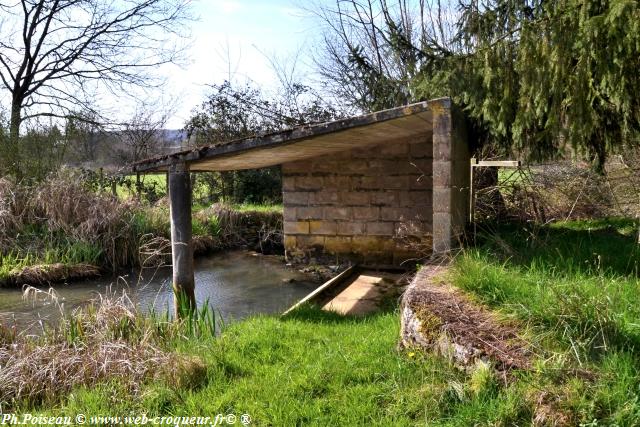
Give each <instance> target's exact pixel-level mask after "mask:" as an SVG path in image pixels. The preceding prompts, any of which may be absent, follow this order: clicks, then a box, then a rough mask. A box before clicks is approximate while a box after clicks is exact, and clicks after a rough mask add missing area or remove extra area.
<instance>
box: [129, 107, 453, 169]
mask: <svg viewBox="0 0 640 427" xmlns="http://www.w3.org/2000/svg"><path fill="white" fill-rule="evenodd" d="M436 105H438V106H440V108H450V105H451V101H450V99H449V98H440V99H436V100H431V101H423V102H418V103H415V104H410V105H406V106H402V107H397V108H392V109H389V110H383V111H377V112H375V113H370V114H365V115H362V116H357V117H351V118H347V119H342V120H336V121H333V122H327V123H320V124H314V125H307V126H300V127H297V128H293V129H289V130H285V131H282V132H277V133H272V134H267V135H261V136H255V137H251V138H244V139H239V140H236V141H231V142H226V143H218V144H212V145H205V146H202V147H197V148H193V149H189V150H183V151H177V152H175V153H171V154H167V155H162V156H157V157H153V158H150V159H147V160H142V161H139V162H137V163H134V164H133V165H132V170H133V172H140V173H145V172H158V171H166V170H168V167H169V166H170V165H172V164H177V163H183V162H184V163H187V164H189V167H190V169H191V170H192V171H224V170H240V169H256V168H262V167H267V166H274V165H278V164H282V163H286V162H290V161H295V160H303V159H306V158H311V157H318V156H323V155H330V154H332V153H336V152H339V151H344V150H349V149H353V148H360V147H367V146H373V145H379V144H384V143H388V144H392V143H394V142H399V141H404V140H406V139H407V138H412V137H418V136H420V135H424V134H427V133H430V132H431V131H432V127H433V124H432V115H431V112H432V109H433V108H434V106H436Z"/></svg>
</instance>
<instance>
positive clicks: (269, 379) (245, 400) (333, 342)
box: [15, 218, 640, 426]
mask: <svg viewBox="0 0 640 427" xmlns="http://www.w3.org/2000/svg"><path fill="white" fill-rule="evenodd" d="M636 233H637V223H636V222H635V221H632V220H628V219H620V218H612V219H606V220H591V221H573V222H563V223H555V224H552V225H550V226H545V227H535V228H531V227H528V226H523V225H517V224H512V225H506V226H504V225H503V226H502V227H501V228H500V231H499V232H498V233H496V232H491V233H489V232H484V233H482V235H480V236H479V238H478V244H477V245H476V246H475V247H474V248H470V249H468V250H466V251H465V252H464V253H462V254H461V255H460V256H459V257H457V258H456V259H455V261H454V265H453V269H452V270H451V272H450V279H451V280H452V281H453V283H454V284H455V285H457V286H459V287H460V288H463V289H465V290H466V291H467V292H468V293H469V294H470V295H471V296H472V298H475V299H477V300H478V301H479V302H481V303H483V304H486V305H488V306H490V307H492V308H493V309H494V310H496V311H497V312H498V313H499V314H500V316H502V317H504V318H506V319H508V320H510V321H512V322H515V323H516V324H519V325H520V327H521V328H522V330H523V334H524V336H525V337H526V338H527V339H529V340H530V341H531V342H532V344H533V346H534V349H535V352H536V354H537V355H538V356H537V358H536V360H535V361H534V363H533V368H532V369H531V370H530V371H527V372H516V373H515V374H514V377H513V378H512V379H511V380H510V381H506V382H505V380H504V379H503V378H501V377H497V376H496V374H495V373H494V371H493V370H492V369H491V367H490V365H487V364H485V363H478V364H476V365H475V366H473V367H471V368H470V369H469V370H468V371H465V370H461V369H459V368H457V367H455V366H453V365H452V364H451V363H450V362H448V361H447V360H445V359H443V358H441V357H438V356H435V355H433V354H422V353H420V352H418V351H415V350H406V351H400V350H398V349H397V343H398V338H399V321H398V315H399V313H398V309H397V301H389V302H388V304H386V305H385V308H384V309H383V310H382V311H381V312H379V313H377V314H373V315H369V316H367V317H364V318H353V317H344V316H340V315H337V314H332V313H326V312H323V311H322V310H319V309H317V308H314V307H302V308H301V309H299V310H297V311H295V312H294V313H291V314H290V315H288V316H286V317H276V316H256V317H253V318H250V319H247V320H245V321H242V322H238V323H234V324H231V325H227V326H225V328H224V330H223V331H222V333H221V334H220V335H219V336H217V337H214V334H212V333H205V334H198V333H187V332H184V333H178V334H176V333H164V332H161V333H160V335H159V336H161V337H162V338H159V339H157V341H153V342H155V343H157V345H158V347H159V348H160V350H161V351H162V352H163V353H162V354H170V355H173V356H174V357H177V358H178V360H182V361H186V362H180V363H183V364H186V365H189V366H191V365H193V366H195V367H196V368H197V369H196V368H193V369H191V368H189V369H181V370H180V369H174V370H173V371H175V372H179V374H175V373H174V374H171V373H170V372H169V373H167V372H165V371H163V370H161V369H160V370H159V372H164V374H163V375H160V376H157V375H156V376H153V377H148V376H146V377H144V378H141V379H140V381H139V382H138V383H137V386H136V387H135V389H132V388H131V383H130V382H128V381H127V379H126V378H117V377H115V378H114V377H111V378H105V379H103V380H102V381H99V382H97V383H90V384H87V385H83V384H82V383H79V384H76V386H74V387H73V388H72V389H70V390H68V391H67V392H65V393H62V394H58V395H57V399H58V400H57V401H55V402H50V403H47V404H38V403H33V402H30V401H22V402H16V406H15V408H16V412H33V413H44V414H47V415H71V416H74V415H75V414H77V413H84V414H93V415H117V414H131V413H145V414H147V415H149V416H155V415H172V416H207V415H211V414H218V413H222V414H226V413H235V414H237V415H240V414H242V413H247V414H250V415H251V417H252V419H253V423H252V425H394V426H396V425H398V426H404V425H407V426H409V425H434V426H461V425H496V426H512V425H532V424H534V425H584V426H599V425H620V426H627V425H628V426H633V425H639V424H640V400H639V399H640V398H639V397H638V396H640V362H639V360H640V357H639V356H640V294H639V293H638V287H639V285H640V282H639V280H638V274H637V265H636V262H637V261H638V260H639V259H640V257H639V255H640V254H639V253H638V244H637V235H636ZM205 317H206V316H203V318H205ZM208 318H211V316H210V315H209V317H208ZM159 324H160V325H166V324H167V323H166V322H165V323H162V322H160V323H159ZM127 328H128V326H127V325H123V326H122V327H121V328H120V329H118V328H116V329H115V330H119V331H121V332H120V333H119V335H117V336H119V337H122V336H125V335H127V334H126V333H125V332H126V331H127ZM163 328H166V326H161V327H159V328H156V329H157V330H159V331H163V330H164V329H163ZM151 329H153V328H151ZM156 329H153V330H156ZM112 330H114V329H112ZM186 330H189V327H187V329H186ZM127 336H128V335H127ZM186 336H188V337H189V338H188V339H185V337H186ZM132 337H133V338H135V337H136V335H135V334H133V335H132ZM136 339H137V338H136ZM76 340H78V338H75V339H72V340H71V342H76ZM79 342H82V339H81V338H80V341H79ZM176 363H177V362H176ZM176 366H177V365H176ZM180 366H182V365H180Z"/></svg>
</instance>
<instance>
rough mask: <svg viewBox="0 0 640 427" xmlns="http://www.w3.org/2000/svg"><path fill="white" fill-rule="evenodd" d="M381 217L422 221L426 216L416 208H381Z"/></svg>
mask: <svg viewBox="0 0 640 427" xmlns="http://www.w3.org/2000/svg"><path fill="white" fill-rule="evenodd" d="M380 219H381V220H383V221H412V220H419V221H422V220H423V219H424V216H423V215H422V213H421V212H420V211H419V210H418V209H415V208H412V207H411V208H388V207H383V208H380Z"/></svg>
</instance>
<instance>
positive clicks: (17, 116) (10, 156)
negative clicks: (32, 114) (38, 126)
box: [3, 99, 22, 181]
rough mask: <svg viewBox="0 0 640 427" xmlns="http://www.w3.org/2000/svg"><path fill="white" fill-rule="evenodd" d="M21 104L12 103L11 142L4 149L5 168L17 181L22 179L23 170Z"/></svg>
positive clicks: (14, 101)
mask: <svg viewBox="0 0 640 427" xmlns="http://www.w3.org/2000/svg"><path fill="white" fill-rule="evenodd" d="M21 113H22V112H21V109H20V102H19V101H18V100H15V99H14V100H12V102H11V119H10V122H9V140H8V141H7V143H6V145H5V147H4V156H3V157H4V162H3V163H4V166H5V168H6V170H7V173H8V174H9V175H13V176H14V177H15V178H16V180H17V181H20V180H21V179H22V170H21V169H20V124H21V122H22V114H21Z"/></svg>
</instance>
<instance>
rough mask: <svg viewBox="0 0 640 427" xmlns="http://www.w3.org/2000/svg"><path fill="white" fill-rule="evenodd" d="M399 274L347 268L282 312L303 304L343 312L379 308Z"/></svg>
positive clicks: (354, 313)
mask: <svg viewBox="0 0 640 427" xmlns="http://www.w3.org/2000/svg"><path fill="white" fill-rule="evenodd" d="M400 277H401V275H400V274H398V273H393V272H387V271H376V270H372V269H365V268H362V267H359V266H353V267H349V268H348V269H346V270H344V271H343V272H341V273H340V274H338V275H337V276H336V277H334V278H332V279H331V280H329V281H327V282H326V283H324V284H323V285H321V286H320V287H318V288H317V289H315V290H314V291H313V292H311V293H310V294H309V295H307V296H306V297H304V298H303V299H301V300H300V301H299V302H298V303H296V304H295V305H293V306H292V307H291V308H289V309H288V310H287V311H285V312H284V313H283V315H285V314H287V313H289V312H291V311H292V310H295V309H296V308H298V307H299V306H301V305H302V304H305V303H312V304H316V305H319V306H320V307H322V309H323V310H327V311H335V312H337V313H340V314H345V315H364V314H369V313H372V312H375V311H377V310H378V307H379V304H380V302H381V301H382V300H383V298H384V297H385V296H386V295H388V294H389V293H391V292H393V291H394V290H397V288H398V286H400V285H399V284H398V280H399V279H400Z"/></svg>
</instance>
